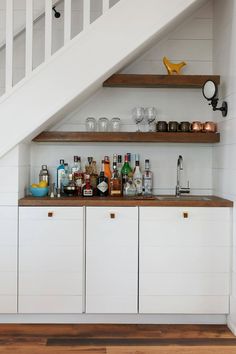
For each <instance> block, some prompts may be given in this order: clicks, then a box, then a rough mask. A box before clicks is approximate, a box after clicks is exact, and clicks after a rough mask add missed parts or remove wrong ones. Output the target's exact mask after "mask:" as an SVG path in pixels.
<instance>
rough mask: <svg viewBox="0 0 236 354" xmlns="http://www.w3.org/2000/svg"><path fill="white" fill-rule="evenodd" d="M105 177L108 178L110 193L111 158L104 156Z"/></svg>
mask: <svg viewBox="0 0 236 354" xmlns="http://www.w3.org/2000/svg"><path fill="white" fill-rule="evenodd" d="M104 175H105V176H106V177H107V178H108V190H109V191H110V181H111V168H110V160H109V156H104Z"/></svg>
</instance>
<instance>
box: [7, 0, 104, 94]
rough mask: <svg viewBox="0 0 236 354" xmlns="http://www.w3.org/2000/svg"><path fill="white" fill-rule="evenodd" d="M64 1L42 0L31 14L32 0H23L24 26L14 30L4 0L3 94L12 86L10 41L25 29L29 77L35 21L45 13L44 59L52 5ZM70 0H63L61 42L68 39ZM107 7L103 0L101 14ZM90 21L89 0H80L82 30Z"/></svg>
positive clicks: (49, 39) (9, 1)
mask: <svg viewBox="0 0 236 354" xmlns="http://www.w3.org/2000/svg"><path fill="white" fill-rule="evenodd" d="M61 2H63V0H58V1H55V0H44V9H42V11H43V12H41V13H40V14H39V16H38V17H36V18H34V7H33V4H34V0H25V6H26V9H25V10H26V17H25V24H24V25H23V27H21V28H20V29H18V32H16V33H15V34H14V27H13V17H14V8H13V0H5V4H6V40H5V43H4V42H3V44H2V46H1V47H0V50H1V49H2V48H4V47H6V67H5V79H6V80H5V94H9V92H10V91H11V89H12V86H13V41H14V39H16V38H17V37H18V36H19V35H20V34H23V33H24V32H25V77H26V78H28V77H29V76H30V75H31V73H32V70H33V29H34V24H35V23H36V22H37V21H38V20H39V19H40V18H42V17H43V16H45V48H44V50H45V60H44V61H47V60H48V59H49V58H50V57H51V56H52V18H53V13H52V8H53V6H56V5H58V4H59V3H61ZM71 6H72V2H71V0H64V45H66V44H67V43H68V42H69V41H70V40H71ZM109 8H110V0H102V14H104V13H105V12H107V11H108V10H109ZM90 22H91V6H90V0H83V30H86V29H87V28H88V27H89V25H90Z"/></svg>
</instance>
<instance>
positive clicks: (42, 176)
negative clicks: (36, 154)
mask: <svg viewBox="0 0 236 354" xmlns="http://www.w3.org/2000/svg"><path fill="white" fill-rule="evenodd" d="M41 181H45V182H47V185H48V186H49V182H50V176H49V172H48V168H47V165H42V169H41V171H40V172H39V182H41Z"/></svg>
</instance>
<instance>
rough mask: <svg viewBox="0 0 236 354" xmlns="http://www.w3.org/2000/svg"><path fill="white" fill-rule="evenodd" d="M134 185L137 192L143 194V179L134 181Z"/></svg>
mask: <svg viewBox="0 0 236 354" xmlns="http://www.w3.org/2000/svg"><path fill="white" fill-rule="evenodd" d="M134 184H135V187H136V190H137V194H142V179H141V178H136V179H135V180H134Z"/></svg>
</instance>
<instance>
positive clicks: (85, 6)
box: [83, 0, 90, 30]
mask: <svg viewBox="0 0 236 354" xmlns="http://www.w3.org/2000/svg"><path fill="white" fill-rule="evenodd" d="M83 21H84V30H85V29H86V28H87V27H88V26H89V25H90V0H84V2H83Z"/></svg>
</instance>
